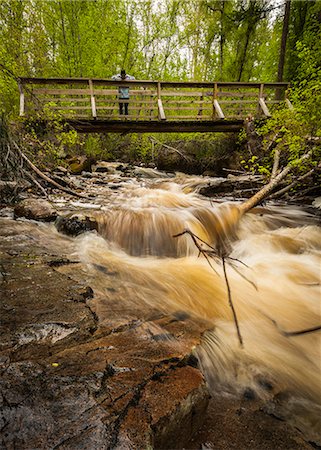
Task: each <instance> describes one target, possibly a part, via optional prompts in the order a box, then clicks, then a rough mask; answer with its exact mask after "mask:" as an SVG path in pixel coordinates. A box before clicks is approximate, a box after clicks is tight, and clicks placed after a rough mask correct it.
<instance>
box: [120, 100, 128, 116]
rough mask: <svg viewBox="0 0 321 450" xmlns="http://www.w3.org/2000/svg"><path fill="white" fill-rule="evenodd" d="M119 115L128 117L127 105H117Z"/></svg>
mask: <svg viewBox="0 0 321 450" xmlns="http://www.w3.org/2000/svg"><path fill="white" fill-rule="evenodd" d="M119 114H120V115H123V114H125V116H128V103H119Z"/></svg>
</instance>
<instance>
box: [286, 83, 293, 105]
mask: <svg viewBox="0 0 321 450" xmlns="http://www.w3.org/2000/svg"><path fill="white" fill-rule="evenodd" d="M289 87H290V86H288V89H289ZM288 89H287V90H286V91H285V104H286V106H287V107H288V108H289V109H290V110H291V111H293V110H294V106H293V105H292V103H291V102H290V100H289V99H288Z"/></svg>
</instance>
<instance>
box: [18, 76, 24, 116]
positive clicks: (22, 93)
mask: <svg viewBox="0 0 321 450" xmlns="http://www.w3.org/2000/svg"><path fill="white" fill-rule="evenodd" d="M18 86H19V92H20V112H19V115H20V116H21V117H22V116H24V115H25V94H24V92H23V87H22V83H20V82H19V83H18Z"/></svg>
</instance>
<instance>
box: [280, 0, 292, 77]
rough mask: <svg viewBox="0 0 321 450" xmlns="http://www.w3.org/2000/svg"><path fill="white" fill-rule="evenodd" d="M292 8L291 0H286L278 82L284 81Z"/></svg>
mask: <svg viewBox="0 0 321 450" xmlns="http://www.w3.org/2000/svg"><path fill="white" fill-rule="evenodd" d="M290 9H291V0H286V2H285V11H284V20H283V28H282V38H281V47H280V58H279V67H278V78H277V81H278V82H281V81H283V72H284V62H285V54H286V41H287V38H288V31H289V20H290Z"/></svg>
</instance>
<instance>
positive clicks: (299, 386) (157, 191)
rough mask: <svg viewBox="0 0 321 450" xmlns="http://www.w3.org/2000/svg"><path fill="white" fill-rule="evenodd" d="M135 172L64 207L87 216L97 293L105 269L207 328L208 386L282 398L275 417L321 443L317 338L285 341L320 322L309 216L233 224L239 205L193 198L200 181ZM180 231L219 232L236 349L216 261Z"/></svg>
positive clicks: (277, 211)
mask: <svg viewBox="0 0 321 450" xmlns="http://www.w3.org/2000/svg"><path fill="white" fill-rule="evenodd" d="M140 175H142V177H141V178H132V179H129V178H128V179H124V178H122V177H121V174H120V173H118V172H117V171H116V172H114V174H113V175H108V176H107V177H106V179H108V180H109V184H108V185H107V186H106V187H101V188H100V190H99V191H97V190H96V191H95V201H94V202H93V204H87V205H86V204H82V203H83V202H82V201H81V202H73V208H74V210H77V211H86V212H87V213H88V211H90V215H92V216H94V217H95V219H96V220H97V221H98V227H99V229H98V233H97V234H95V233H88V234H85V235H82V236H80V237H78V238H76V241H77V253H78V255H80V256H81V258H82V260H83V261H84V262H85V263H86V264H88V267H89V268H90V271H91V273H92V275H93V276H95V279H96V282H97V286H96V288H97V289H100V291H104V289H105V290H106V295H112V293H111V290H110V286H108V287H107V286H105V284H104V283H105V279H106V277H105V276H104V273H103V272H102V271H101V267H108V270H109V271H115V272H117V273H118V274H119V277H120V279H121V281H122V283H123V285H124V287H125V288H126V289H127V292H128V295H133V297H135V299H136V302H137V304H138V303H139V302H146V303H148V304H149V305H151V306H152V307H155V308H158V309H162V310H164V311H166V312H168V313H170V312H172V311H178V310H179V311H182V313H187V314H189V315H192V316H193V317H195V320H198V318H201V319H202V320H204V319H205V320H206V321H208V329H209V331H208V332H206V333H205V334H204V336H203V342H202V345H201V346H200V347H199V348H197V349H195V353H196V355H197V356H198V358H199V361H200V365H201V367H202V370H203V371H204V374H205V376H206V378H207V380H208V383H209V385H210V386H211V388H212V389H216V390H217V389H218V386H220V389H222V390H224V391H226V392H232V391H234V392H237V391H242V390H244V388H245V387H247V388H249V387H250V388H251V389H252V390H253V391H255V392H256V394H257V395H258V396H260V397H261V398H263V399H265V400H268V399H269V398H272V395H273V396H275V395H276V394H277V393H278V392H279V393H282V396H281V394H280V398H281V397H282V399H283V400H282V401H280V405H279V410H275V411H274V413H275V414H276V415H279V416H281V417H285V418H287V419H288V420H289V421H290V422H291V423H292V424H294V425H295V426H297V427H298V428H299V429H301V430H302V431H303V432H304V433H305V434H306V436H307V438H308V439H309V440H314V441H315V442H319V444H321V442H320V436H318V432H319V430H320V428H321V407H320V405H321V367H320V364H321V361H320V360H321V358H320V356H321V354H320V353H321V332H320V331H317V332H313V333H306V334H301V335H294V336H286V332H294V331H301V330H305V329H309V328H312V327H317V326H318V325H320V323H321V318H320V275H321V274H320V272H321V228H320V226H318V224H317V221H316V219H315V218H314V217H313V216H311V215H310V214H308V213H307V212H305V211H304V210H303V209H302V208H299V207H294V206H291V207H290V206H276V205H268V206H266V207H259V208H256V209H254V210H253V211H252V212H250V213H247V214H245V215H244V216H243V217H242V218H241V220H240V221H239V223H238V226H235V224H237V220H236V219H237V218H238V206H237V203H236V202H233V201H229V200H228V199H227V200H226V201H222V200H220V201H210V200H209V199H208V198H205V197H202V196H200V195H199V194H198V193H197V189H198V187H199V186H200V185H201V184H204V183H206V180H204V179H203V178H202V177H188V176H183V175H181V176H177V177H175V178H173V177H172V178H170V177H167V175H166V174H163V175H162V174H161V173H159V172H157V171H153V170H147V169H146V170H145V172H144V170H141V172H140ZM108 177H109V178H108ZM113 185H114V187H116V188H117V189H111V187H113ZM93 192H94V191H93ZM56 202H57V204H59V199H56ZM60 206H61V207H63V208H65V209H68V207H69V206H70V204H69V205H68V204H67V205H66V204H63V203H62V204H61V205H60ZM82 207H83V208H82ZM185 229H189V230H190V231H191V232H193V233H194V234H195V235H197V236H198V237H200V238H201V239H202V240H203V241H205V242H207V243H209V244H210V245H212V246H214V247H215V246H217V245H218V243H219V241H220V239H222V236H223V238H226V236H229V237H230V240H229V250H230V254H229V256H230V257H231V258H233V259H227V260H226V265H227V269H226V270H227V277H228V281H229V285H230V289H231V296H232V300H233V304H234V307H235V310H236V315H237V318H238V321H239V327H240V333H241V336H242V338H243V343H244V345H243V347H241V346H240V345H239V341H238V338H237V334H236V328H235V324H234V321H233V315H232V311H231V308H230V306H229V303H228V297H227V286H226V281H225V278H224V274H223V269H222V262H221V260H220V259H219V258H211V259H210V264H211V266H210V264H209V261H207V260H206V258H204V257H203V256H202V255H201V256H199V251H198V249H197V248H196V246H195V244H194V243H193V240H192V238H191V236H190V235H188V234H186V235H183V236H181V237H176V238H175V237H173V236H174V235H177V234H179V233H181V232H182V231H183V230H185ZM203 245H204V244H203ZM204 248H206V247H205V245H204ZM105 314H106V315H107V314H108V312H106V313H105ZM271 391H272V392H273V393H272V392H271Z"/></svg>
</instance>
